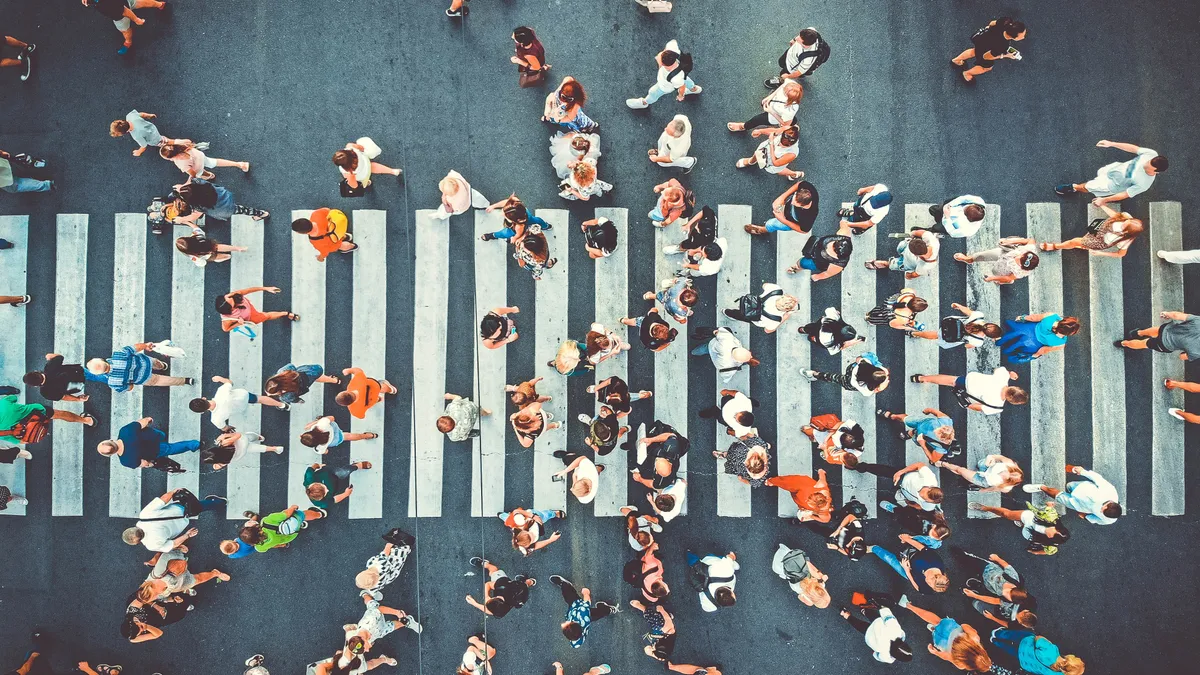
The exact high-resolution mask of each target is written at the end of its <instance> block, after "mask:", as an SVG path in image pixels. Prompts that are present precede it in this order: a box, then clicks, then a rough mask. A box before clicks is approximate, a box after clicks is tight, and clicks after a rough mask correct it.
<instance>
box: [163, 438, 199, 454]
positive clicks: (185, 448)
mask: <svg viewBox="0 0 1200 675" xmlns="http://www.w3.org/2000/svg"><path fill="white" fill-rule="evenodd" d="M199 449H200V441H176V442H175V443H159V444H158V456H159V457H169V456H171V455H179V454H183V453H185V452H196V451H197V450H199Z"/></svg>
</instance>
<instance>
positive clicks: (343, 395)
mask: <svg viewBox="0 0 1200 675" xmlns="http://www.w3.org/2000/svg"><path fill="white" fill-rule="evenodd" d="M357 400H358V392H356V391H339V392H338V394H337V396H334V397H333V402H334V403H336V404H338V405H340V406H342V407H343V408H349V407H350V406H351V405H353V404H354V402H355V401H357Z"/></svg>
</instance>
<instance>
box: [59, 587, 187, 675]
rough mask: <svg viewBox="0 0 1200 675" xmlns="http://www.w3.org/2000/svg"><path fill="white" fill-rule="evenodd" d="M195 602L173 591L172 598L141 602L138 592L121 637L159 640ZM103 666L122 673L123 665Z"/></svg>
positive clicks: (134, 640)
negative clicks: (192, 602) (164, 631)
mask: <svg viewBox="0 0 1200 675" xmlns="http://www.w3.org/2000/svg"><path fill="white" fill-rule="evenodd" d="M195 608H196V607H195V605H193V604H191V603H190V602H188V599H187V598H186V597H185V596H184V595H183V594H179V595H172V596H170V597H169V598H162V599H156V600H150V601H148V602H141V601H139V600H138V599H137V595H136V594H134V595H133V596H131V598H130V602H129V604H128V606H126V607H125V620H124V621H122V622H121V627H120V631H121V637H123V638H125V639H126V640H129V642H130V643H131V644H139V643H142V642H149V641H151V640H157V639H158V638H160V637H162V636H163V627H165V626H169V625H171V624H173V623H177V622H179V621H182V620H183V619H184V618H185V617H186V616H187V615H188V612H190V611H192V610H194V609H195ZM100 668H101V669H102V670H100V671H99V672H104V673H109V674H112V675H120V673H121V669H120V667H117V668H112V667H105V666H103V665H101V666H100ZM80 671H82V672H84V673H89V672H90V673H95V672H97V671H96V670H92V669H91V668H88V669H86V670H84V669H83V668H80Z"/></svg>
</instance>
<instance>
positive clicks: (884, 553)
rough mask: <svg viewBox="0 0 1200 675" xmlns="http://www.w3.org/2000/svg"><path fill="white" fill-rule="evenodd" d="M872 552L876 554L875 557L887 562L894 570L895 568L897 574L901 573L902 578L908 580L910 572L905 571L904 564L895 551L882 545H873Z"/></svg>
mask: <svg viewBox="0 0 1200 675" xmlns="http://www.w3.org/2000/svg"><path fill="white" fill-rule="evenodd" d="M871 552H872V553H874V554H875V557H877V558H879V559H880V560H882V561H883V562H885V563H887V564H888V567H891V568H892V569H893V570H895V571H896V574H899V575H900V577H901V578H903V579H904V580H905V581H908V572H905V571H904V566H903V565H901V564H900V559H899V558H897V557H896V554H895V553H892V552H891V551H889V550H887V549H886V548H883V547H882V546H875V547H873V548H872V549H871Z"/></svg>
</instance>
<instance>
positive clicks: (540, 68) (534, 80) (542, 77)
mask: <svg viewBox="0 0 1200 675" xmlns="http://www.w3.org/2000/svg"><path fill="white" fill-rule="evenodd" d="M512 39H513V42H514V43H516V45H517V46H516V55H514V56H510V57H508V60H509V61H512V62H513V63H515V64H516V65H517V84H518V85H519V86H520V87H521V88H522V89H525V88H527V87H540V86H541V85H542V84H544V83H545V82H546V72H547V71H549V70H550V64H549V63H546V48H545V47H543V46H542V41H541V40H538V38H537V34H536V33H534V32H533V29H532V28H530V27H528V26H517V27H516V28H514V29H513V32H512Z"/></svg>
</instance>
